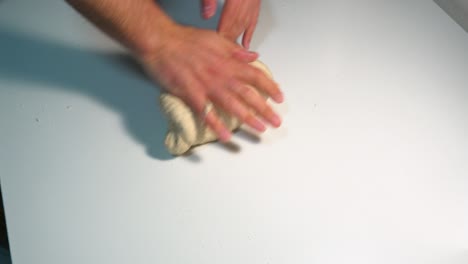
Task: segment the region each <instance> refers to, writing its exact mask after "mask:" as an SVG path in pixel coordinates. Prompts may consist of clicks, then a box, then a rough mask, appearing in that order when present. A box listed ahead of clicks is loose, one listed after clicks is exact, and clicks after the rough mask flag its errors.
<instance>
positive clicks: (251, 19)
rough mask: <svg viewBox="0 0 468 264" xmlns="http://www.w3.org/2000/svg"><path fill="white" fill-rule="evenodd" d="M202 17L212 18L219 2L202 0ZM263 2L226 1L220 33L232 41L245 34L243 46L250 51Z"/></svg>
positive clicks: (247, 0) (255, 0)
mask: <svg viewBox="0 0 468 264" xmlns="http://www.w3.org/2000/svg"><path fill="white" fill-rule="evenodd" d="M201 2H202V16H203V18H205V19H208V18H210V17H212V16H213V15H214V14H215V12H216V5H217V0H201ZM260 6H261V0H225V2H224V7H223V11H222V14H221V19H220V21H219V25H218V32H219V33H220V34H221V35H223V36H224V37H226V38H227V39H229V40H231V41H236V40H237V38H238V37H239V36H240V35H241V34H242V33H244V35H243V37H242V45H243V46H244V47H245V48H246V49H249V47H250V41H251V40H252V36H253V33H254V31H255V27H256V26H257V20H258V15H259V13H260Z"/></svg>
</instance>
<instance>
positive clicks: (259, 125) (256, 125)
mask: <svg viewBox="0 0 468 264" xmlns="http://www.w3.org/2000/svg"><path fill="white" fill-rule="evenodd" d="M254 128H255V129H256V130H257V131H258V132H265V130H266V127H265V125H264V124H263V123H262V122H260V121H259V120H255V121H254Z"/></svg>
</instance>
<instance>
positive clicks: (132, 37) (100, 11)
mask: <svg viewBox="0 0 468 264" xmlns="http://www.w3.org/2000/svg"><path fill="white" fill-rule="evenodd" d="M66 1H67V2H68V3H69V4H70V5H71V6H73V8H75V9H76V10H77V11H78V12H80V13H81V14H82V15H83V16H85V17H86V18H87V19H88V20H90V21H91V22H92V23H93V24H95V25H96V26H97V27H98V28H100V29H101V30H102V31H104V32H105V33H107V34H108V35H110V36H111V37H113V38H114V39H116V40H117V41H119V42H120V43H122V44H123V45H124V46H126V47H127V48H129V49H130V50H131V51H132V52H133V53H135V54H137V55H139V56H144V55H145V54H147V53H150V52H152V51H154V50H155V49H157V47H158V46H160V45H161V44H162V43H163V42H164V37H165V35H166V34H167V32H168V31H169V30H170V28H171V27H172V26H173V25H174V22H173V21H172V20H171V19H170V18H169V17H168V16H167V15H166V14H165V13H164V12H163V11H162V10H161V8H160V7H159V6H158V5H157V4H156V3H155V1H153V0H66Z"/></svg>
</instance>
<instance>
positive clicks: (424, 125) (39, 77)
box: [0, 0, 468, 264]
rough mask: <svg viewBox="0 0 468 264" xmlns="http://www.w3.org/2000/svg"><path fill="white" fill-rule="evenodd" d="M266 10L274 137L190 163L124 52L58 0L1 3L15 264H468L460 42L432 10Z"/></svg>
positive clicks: (298, 5) (351, 5)
mask: <svg viewBox="0 0 468 264" xmlns="http://www.w3.org/2000/svg"><path fill="white" fill-rule="evenodd" d="M184 1H185V2H192V4H190V5H188V6H185V8H184V9H185V10H182V11H180V10H179V11H180V12H179V11H178V9H177V5H178V4H180V2H184ZM184 1H172V3H174V5H172V6H171V4H170V3H171V1H169V0H168V1H166V4H165V6H166V7H167V8H169V9H171V10H172V11H173V12H174V13H177V14H176V15H177V16H180V17H181V18H182V19H186V21H184V22H190V20H191V19H192V18H193V17H186V14H187V13H184V12H185V11H191V12H194V13H192V14H194V15H196V16H197V15H198V14H197V12H198V9H197V7H196V6H195V7H194V3H195V2H196V3H198V1H193V0H184ZM263 2H264V8H263V10H262V14H261V18H260V23H259V26H258V32H257V33H258V34H257V35H256V36H255V39H254V45H253V46H254V48H256V49H257V50H258V51H259V52H260V53H261V55H262V60H263V61H264V62H265V63H267V64H268V65H269V67H270V68H271V70H272V71H273V74H274V76H275V78H276V80H277V81H278V82H279V83H280V84H281V85H282V87H283V89H284V91H285V94H286V97H287V103H286V104H284V105H281V106H280V107H279V109H280V111H281V113H283V118H284V124H283V126H282V127H281V128H280V129H277V130H270V131H268V132H267V133H266V134H264V135H262V136H261V139H260V141H259V142H257V141H255V140H252V139H250V138H249V137H247V136H245V135H244V136H242V135H238V136H235V137H234V139H233V142H234V144H235V147H234V148H226V147H223V146H221V145H220V144H210V145H207V146H203V147H200V148H197V149H196V150H195V151H194V154H193V155H192V156H189V157H181V158H171V157H170V156H169V155H168V153H167V152H166V151H165V150H164V149H163V145H162V140H163V137H164V133H165V129H166V124H165V121H164V119H163V118H162V116H161V113H160V112H159V110H158V107H157V104H156V98H157V94H158V91H157V88H156V89H155V86H154V85H153V84H151V83H149V82H148V81H146V80H144V79H143V78H142V77H141V76H140V75H139V74H138V73H137V72H135V71H134V70H133V68H132V67H131V65H130V66H129V64H128V63H125V59H124V58H125V57H123V56H121V55H118V53H117V51H119V50H121V49H120V48H119V47H118V45H116V44H115V43H113V42H112V41H110V40H109V39H107V38H106V37H104V36H102V35H101V34H100V33H99V32H98V31H97V30H95V29H94V28H93V27H91V26H90V25H89V24H88V23H87V22H85V21H84V20H83V19H82V18H81V17H79V16H78V15H77V14H75V13H74V11H73V10H71V9H70V8H69V7H68V6H66V4H64V3H62V2H61V1H53V0H48V1H30V0H15V1H3V2H0V121H1V123H0V124H1V125H0V175H1V185H2V189H3V194H4V201H5V209H6V214H7V224H8V232H9V238H10V243H11V250H12V258H13V262H14V263H15V264H23V263H24V264H30V263H47V264H56V263H57V264H59V263H60V264H63V263H114V264H120V263H165V264H170V263H173V264H181V263H200V264H201V263H203V264H206V263H216V264H219V263H223V264H224V263H236V264H238V263H243V264H250V263H252V264H254V263H255V264H258V263H265V264H266V263H269V264H277V263H278V264H279V263H288V264H289V263H294V264H296V263H304V264H310V263H317V264H325V263H326V264H329V263H359V264H367V263H368V264H375V263H379V264H386V263H388V264H390V263H391V264H393V263H399V264H419V263H420V264H432V263H440V264H442V263H444V264H453V263H454V264H462V263H465V264H466V263H467V262H468V86H467V84H468V74H467V69H468V34H466V33H465V32H464V31H463V29H462V28H461V27H459V26H458V25H457V24H456V23H455V22H453V21H452V20H451V19H450V18H449V17H448V16H447V15H446V14H445V13H444V12H443V11H442V10H441V9H440V8H439V7H438V6H437V5H436V4H435V3H433V2H431V1H424V0H413V1H407V0H396V1H375V0H374V1H371V0H357V1H345V0H328V1H313V0H310V1H263ZM213 23H214V22H207V23H205V24H204V26H209V27H213V25H214V24H213Z"/></svg>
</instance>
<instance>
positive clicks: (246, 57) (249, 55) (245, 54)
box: [233, 48, 259, 63]
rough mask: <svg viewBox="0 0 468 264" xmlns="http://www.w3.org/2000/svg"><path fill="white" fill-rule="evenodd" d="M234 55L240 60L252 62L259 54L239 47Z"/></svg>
mask: <svg viewBox="0 0 468 264" xmlns="http://www.w3.org/2000/svg"><path fill="white" fill-rule="evenodd" d="M233 57H234V58H236V59H238V60H240V61H241V62H244V63H251V62H254V61H256V60H257V59H258V57H259V55H258V53H257V52H253V51H248V50H246V49H243V48H239V49H236V50H234V52H233Z"/></svg>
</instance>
